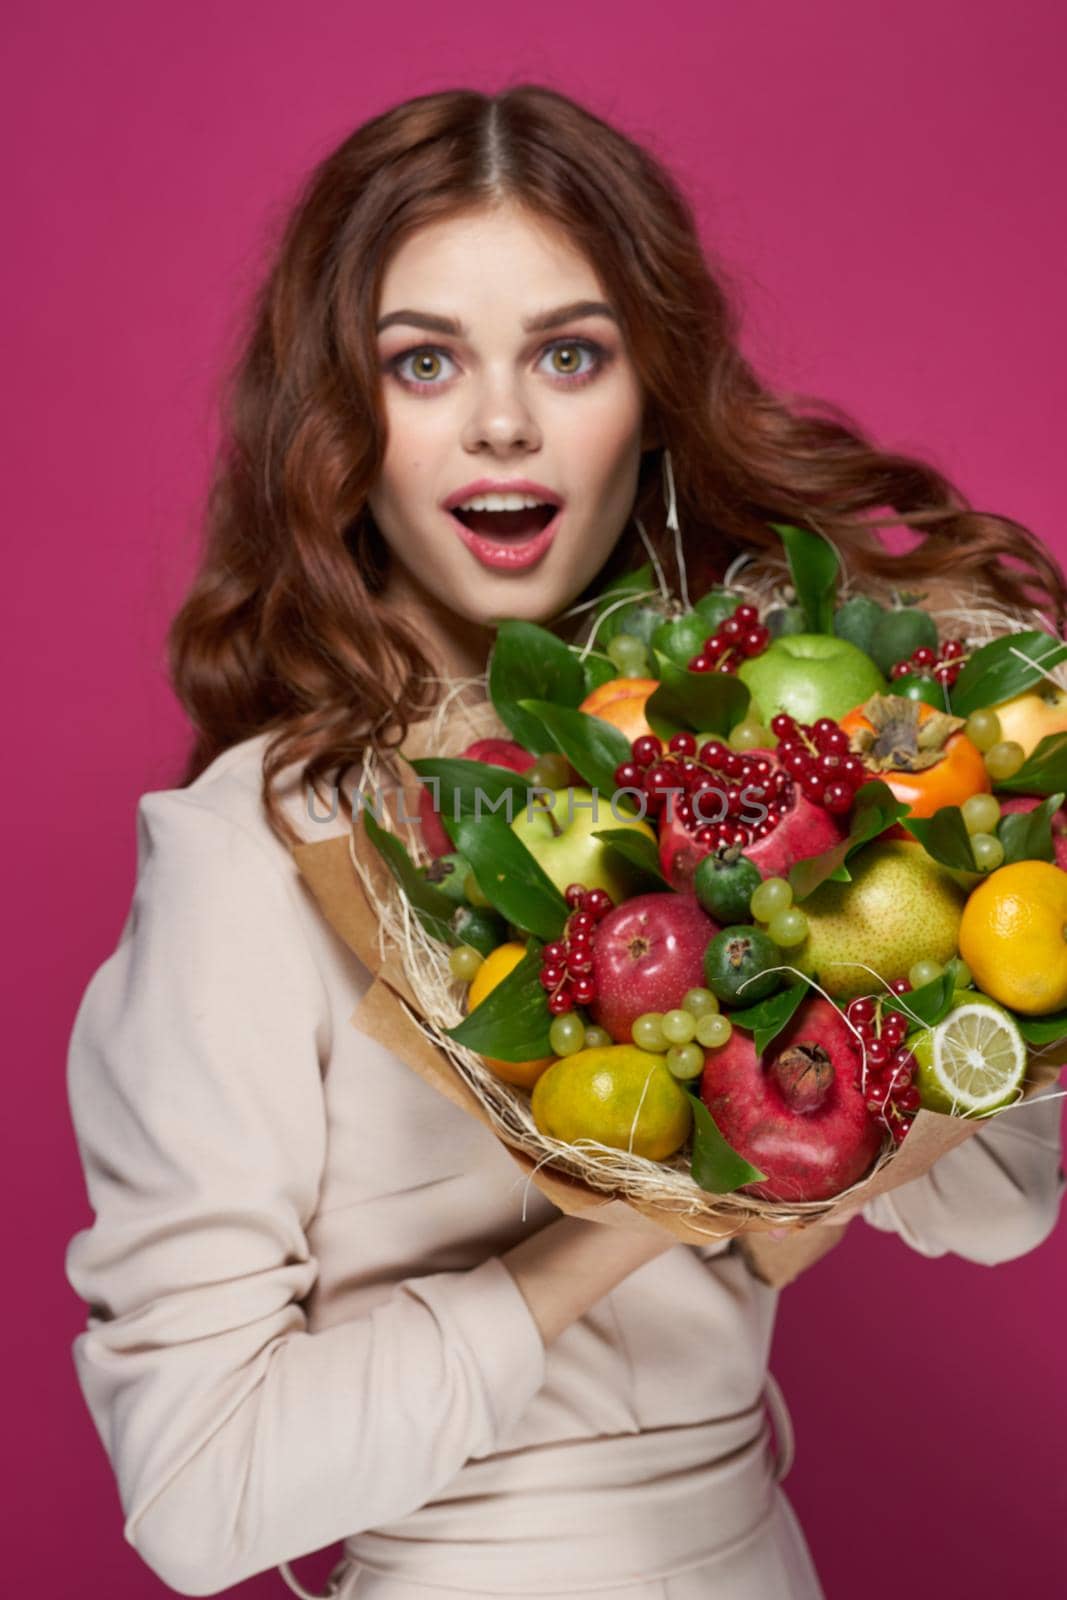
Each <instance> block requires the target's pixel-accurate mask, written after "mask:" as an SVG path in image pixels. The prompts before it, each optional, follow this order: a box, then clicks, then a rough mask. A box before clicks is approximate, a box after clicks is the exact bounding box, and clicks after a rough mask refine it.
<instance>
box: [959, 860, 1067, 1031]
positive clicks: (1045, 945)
mask: <svg viewBox="0 0 1067 1600" xmlns="http://www.w3.org/2000/svg"><path fill="white" fill-rule="evenodd" d="M1065 929H1067V872H1064V871H1063V870H1062V868H1060V867H1056V866H1053V864H1052V862H1051V861H1013V862H1012V863H1011V864H1010V865H1009V866H1006V867H998V868H997V869H996V871H995V872H991V873H990V874H989V877H988V878H986V880H985V882H984V883H982V884H980V885H979V887H978V888H977V889H975V890H974V892H973V894H971V896H970V898H969V899H968V901H967V904H966V905H965V906H964V908H963V918H962V920H961V922H960V932H959V948H960V955H961V956H962V957H963V959H964V961H966V963H967V965H968V966H969V967H970V969H971V972H972V974H973V976H974V981H975V983H976V984H977V985H978V987H979V988H980V989H982V990H983V991H984V992H985V993H986V994H989V995H992V997H993V999H994V1000H999V1001H1000V1002H1001V1004H1002V1005H1006V1006H1010V1007H1011V1009H1012V1010H1013V1011H1022V1012H1025V1013H1026V1014H1027V1015H1028V1016H1030V1015H1034V1016H1041V1015H1043V1014H1044V1013H1045V1012H1048V1011H1058V1010H1059V1009H1060V1007H1061V1006H1063V1005H1067V936H1065Z"/></svg>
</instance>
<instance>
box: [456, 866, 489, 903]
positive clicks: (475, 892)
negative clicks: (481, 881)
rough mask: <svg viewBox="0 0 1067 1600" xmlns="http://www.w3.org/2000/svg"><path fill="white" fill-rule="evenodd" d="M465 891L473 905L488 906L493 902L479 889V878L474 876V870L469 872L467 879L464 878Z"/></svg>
mask: <svg viewBox="0 0 1067 1600" xmlns="http://www.w3.org/2000/svg"><path fill="white" fill-rule="evenodd" d="M463 893H464V895H465V896H466V898H467V900H469V901H470V903H471V905H472V906H487V905H490V904H491V902H490V901H489V900H487V899H486V897H485V895H484V894H483V893H482V891H481V890H480V889H479V887H478V880H477V878H476V877H475V876H474V873H473V872H468V874H467V876H466V879H465V880H464V883H463Z"/></svg>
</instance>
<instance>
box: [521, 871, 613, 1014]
mask: <svg viewBox="0 0 1067 1600" xmlns="http://www.w3.org/2000/svg"><path fill="white" fill-rule="evenodd" d="M563 898H564V899H565V900H566V902H567V904H568V906H569V907H570V916H569V917H568V918H567V921H566V923H565V925H564V929H563V937H562V938H561V939H553V940H552V941H551V943H550V944H546V945H545V947H544V949H543V950H542V951H541V971H540V975H539V976H540V980H541V987H542V989H544V990H545V991H546V993H547V994H548V1009H549V1011H551V1013H552V1015H553V1016H554V1017H558V1016H562V1014H563V1012H565V1011H570V1009H571V1007H572V1006H587V1005H589V1004H590V1003H591V1001H593V1000H595V999H596V981H595V979H594V978H593V932H594V929H595V928H596V925H597V923H598V922H600V921H602V920H603V918H604V917H606V916H607V914H608V912H609V911H611V910H612V909H613V907H614V901H613V900H612V898H611V896H610V894H608V893H607V891H606V890H604V889H587V888H586V887H585V885H584V884H582V883H571V884H568V885H567V888H566V891H565V893H564V896H563Z"/></svg>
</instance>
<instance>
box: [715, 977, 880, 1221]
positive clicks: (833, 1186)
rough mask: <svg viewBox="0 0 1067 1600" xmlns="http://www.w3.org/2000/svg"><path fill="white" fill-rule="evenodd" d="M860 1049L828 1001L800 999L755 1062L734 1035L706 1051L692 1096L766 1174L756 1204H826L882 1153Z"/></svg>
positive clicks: (750, 1187) (748, 1042)
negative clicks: (869, 1106)
mask: <svg viewBox="0 0 1067 1600" xmlns="http://www.w3.org/2000/svg"><path fill="white" fill-rule="evenodd" d="M862 1064H863V1055H862V1051H861V1049H860V1044H859V1040H858V1039H857V1038H856V1035H855V1034H854V1033H853V1031H852V1029H851V1027H850V1026H849V1024H848V1023H847V1022H846V1021H845V1019H844V1017H843V1016H842V1015H841V1013H840V1011H838V1009H837V1007H836V1006H834V1005H831V1003H830V1001H829V1000H824V999H822V998H821V997H819V998H816V999H810V1000H805V1001H804V1002H803V1003H802V1004H801V1005H800V1006H799V1007H798V1009H797V1011H796V1013H795V1014H794V1016H793V1017H792V1018H791V1020H790V1022H789V1023H788V1025H787V1026H786V1027H785V1028H783V1029H782V1031H781V1033H779V1034H778V1035H777V1036H776V1037H775V1038H774V1039H772V1041H771V1043H770V1045H769V1046H768V1048H767V1050H766V1051H765V1052H764V1054H763V1056H762V1057H760V1056H757V1054H756V1046H755V1044H754V1043H753V1039H752V1035H751V1034H750V1033H748V1032H746V1031H744V1030H743V1029H741V1028H735V1029H734V1031H733V1033H732V1034H731V1036H730V1038H729V1039H728V1040H727V1041H726V1043H725V1044H724V1045H720V1046H719V1047H718V1048H717V1049H714V1050H709V1051H708V1052H707V1055H706V1057H705V1062H704V1074H703V1077H702V1078H701V1081H700V1097H701V1099H702V1100H703V1102H704V1104H705V1105H706V1106H707V1108H708V1110H709V1111H710V1112H711V1115H712V1116H713V1117H714V1119H715V1124H716V1126H717V1127H718V1129H719V1132H720V1133H721V1134H722V1136H723V1138H724V1139H725V1140H726V1141H727V1143H728V1144H730V1145H732V1146H733V1148H734V1149H735V1150H736V1151H737V1152H738V1154H739V1155H742V1156H744V1157H745V1160H746V1161H750V1162H751V1163H752V1165H753V1166H754V1167H758V1168H759V1170H760V1171H761V1172H762V1173H764V1175H765V1179H766V1181H765V1182H762V1183H750V1184H746V1185H745V1190H744V1192H745V1193H746V1194H752V1195H757V1196H758V1197H759V1198H760V1199H763V1200H783V1201H786V1202H789V1201H798V1200H828V1199H829V1198H830V1197H831V1196H832V1195H836V1194H839V1193H840V1192H841V1190H842V1189H847V1188H848V1186H849V1185H850V1184H852V1183H855V1182H856V1181H857V1179H859V1178H862V1177H863V1175H864V1173H865V1172H866V1171H867V1169H868V1167H869V1166H870V1165H871V1163H872V1162H873V1160H874V1158H875V1156H876V1155H877V1154H878V1151H879V1149H880V1147H881V1144H882V1129H881V1127H880V1125H879V1124H878V1123H877V1122H876V1121H875V1119H874V1118H873V1117H872V1116H871V1114H870V1112H869V1111H868V1109H867V1105H866V1101H865V1100H864V1096H863V1091H862V1090H861V1088H860V1072H861V1068H862Z"/></svg>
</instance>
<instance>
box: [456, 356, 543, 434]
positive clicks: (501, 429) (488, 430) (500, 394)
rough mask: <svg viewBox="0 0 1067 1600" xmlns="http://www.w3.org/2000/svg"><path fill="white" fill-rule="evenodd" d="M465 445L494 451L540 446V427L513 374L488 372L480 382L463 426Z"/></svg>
mask: <svg viewBox="0 0 1067 1600" xmlns="http://www.w3.org/2000/svg"><path fill="white" fill-rule="evenodd" d="M463 447H464V449H465V450H469V451H472V452H473V451H478V450H483V449H486V448H488V449H489V450H491V451H493V452H494V453H510V452H512V451H514V450H516V449H522V450H526V451H530V450H539V449H540V448H541V429H540V427H539V425H538V422H537V419H536V417H535V416H534V414H533V411H532V409H531V407H530V404H529V401H528V399H527V396H526V395H525V393H524V392H523V387H522V384H521V381H519V379H518V378H517V377H516V376H515V375H514V374H510V375H501V376H498V377H493V376H491V375H487V376H486V377H485V379H484V381H483V382H482V383H481V384H480V385H479V386H478V390H477V394H476V397H475V399H474V403H473V405H472V407H471V412H470V415H469V417H468V418H467V422H466V424H465V426H464V429H463Z"/></svg>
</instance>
